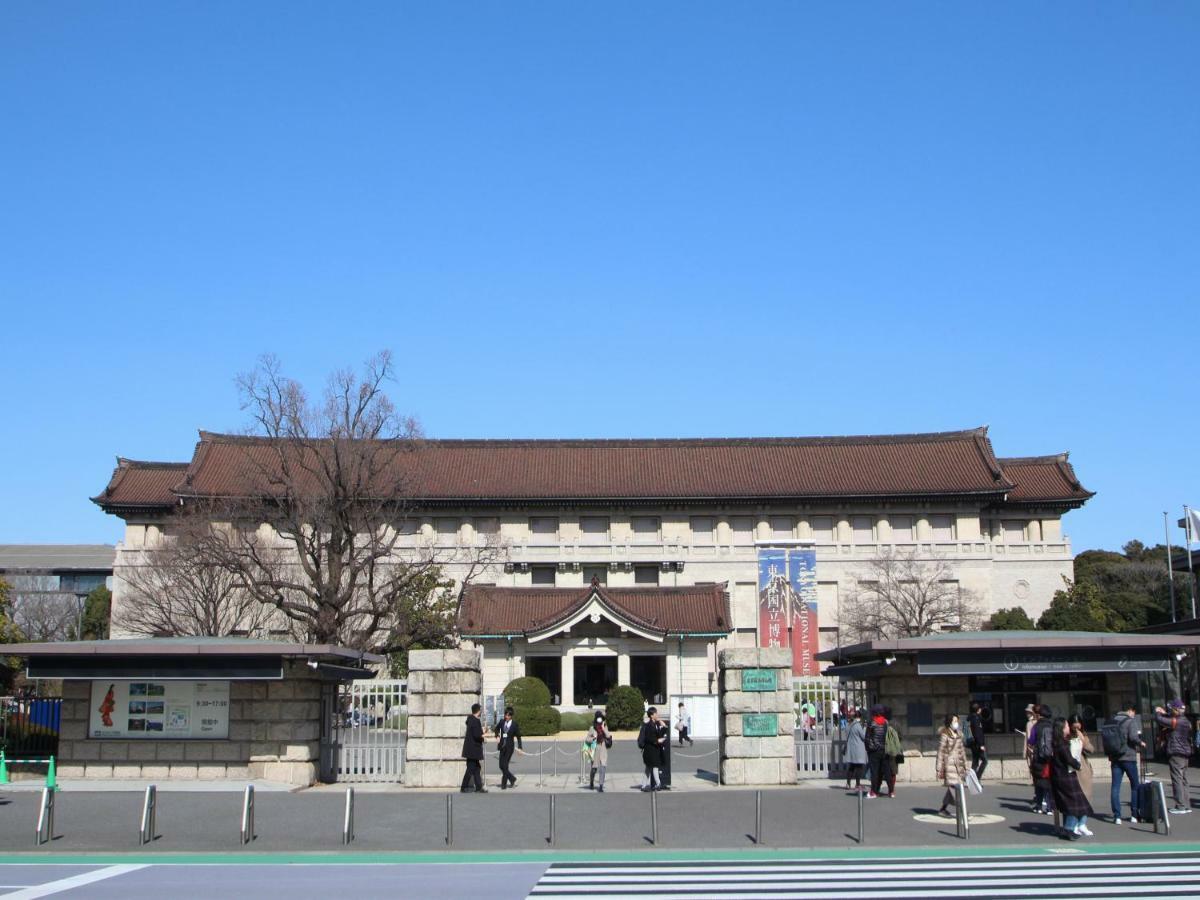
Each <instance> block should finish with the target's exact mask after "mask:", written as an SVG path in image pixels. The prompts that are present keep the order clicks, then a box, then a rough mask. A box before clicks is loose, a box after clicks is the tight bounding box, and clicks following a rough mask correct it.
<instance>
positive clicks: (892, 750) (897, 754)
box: [883, 706, 904, 799]
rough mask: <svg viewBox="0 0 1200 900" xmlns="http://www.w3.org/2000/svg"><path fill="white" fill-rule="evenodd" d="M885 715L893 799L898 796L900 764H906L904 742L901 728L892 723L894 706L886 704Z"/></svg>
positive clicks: (885, 744) (889, 790) (890, 787)
mask: <svg viewBox="0 0 1200 900" xmlns="http://www.w3.org/2000/svg"><path fill="white" fill-rule="evenodd" d="M883 717H884V718H885V719H887V723H888V727H887V734H886V735H884V747H885V749H886V752H887V756H888V760H889V762H890V763H891V769H890V770H889V771H888V777H887V781H888V796H889V797H892V798H893V799H894V798H895V796H896V776H897V775H899V774H900V766H902V765H903V764H904V742H903V740H901V737H900V730H899V729H898V728H896V726H895V725H893V724H892V708H891V707H890V706H885V707H884V708H883Z"/></svg>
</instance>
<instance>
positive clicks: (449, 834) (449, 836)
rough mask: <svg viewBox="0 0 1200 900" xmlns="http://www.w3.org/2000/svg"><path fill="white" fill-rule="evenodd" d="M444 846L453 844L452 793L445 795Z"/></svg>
mask: <svg viewBox="0 0 1200 900" xmlns="http://www.w3.org/2000/svg"><path fill="white" fill-rule="evenodd" d="M446 846H447V847H453V846H454V795H453V794H447V795H446Z"/></svg>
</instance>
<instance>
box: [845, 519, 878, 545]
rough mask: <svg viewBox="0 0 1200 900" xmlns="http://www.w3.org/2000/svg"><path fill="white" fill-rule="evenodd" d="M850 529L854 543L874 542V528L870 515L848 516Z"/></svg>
mask: <svg viewBox="0 0 1200 900" xmlns="http://www.w3.org/2000/svg"><path fill="white" fill-rule="evenodd" d="M850 529H851V530H852V531H853V533H854V543H856V544H871V543H874V541H875V528H874V523H873V522H872V521H871V517H870V516H852V517H851V518H850Z"/></svg>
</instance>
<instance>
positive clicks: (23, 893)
mask: <svg viewBox="0 0 1200 900" xmlns="http://www.w3.org/2000/svg"><path fill="white" fill-rule="evenodd" d="M144 868H146V865H145V864H133V863H131V864H128V865H119V866H105V867H104V868H102V869H95V870H93V871H91V872H84V873H83V874H81V875H72V876H70V877H69V878H60V879H58V881H47V882H46V883H45V884H38V885H33V886H30V887H26V888H25V889H24V890H20V891H16V892H14V893H12V894H5V895H4V898H5V900H34V898H36V897H49V896H50V895H51V894H61V893H62V892H63V891H69V890H71V889H72V888H77V887H83V886H84V885H88V884H95V883H96V882H97V881H105V880H107V879H109V878H116V877H117V876H118V875H125V874H126V873H128V872H136V871H137V870H138V869H144Z"/></svg>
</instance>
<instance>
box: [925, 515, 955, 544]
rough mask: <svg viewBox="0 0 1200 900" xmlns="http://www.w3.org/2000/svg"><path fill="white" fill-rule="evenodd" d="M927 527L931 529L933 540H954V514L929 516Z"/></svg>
mask: <svg viewBox="0 0 1200 900" xmlns="http://www.w3.org/2000/svg"><path fill="white" fill-rule="evenodd" d="M929 527H930V528H932V529H933V539H934V540H935V541H952V540H954V516H944V515H936V516H930V517H929Z"/></svg>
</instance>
